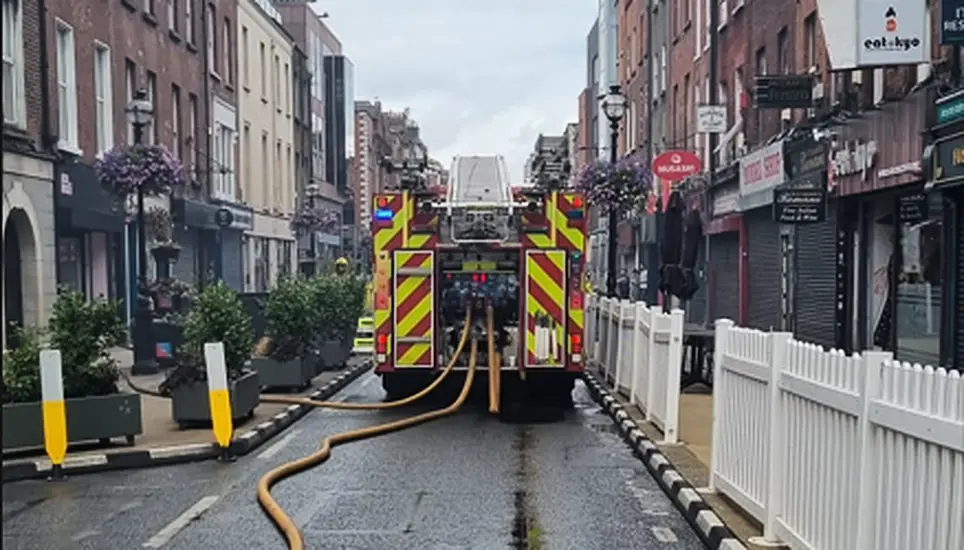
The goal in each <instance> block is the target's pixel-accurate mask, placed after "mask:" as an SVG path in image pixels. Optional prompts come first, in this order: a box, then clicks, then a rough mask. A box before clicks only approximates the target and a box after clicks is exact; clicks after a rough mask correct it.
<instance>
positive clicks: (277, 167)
mask: <svg viewBox="0 0 964 550" xmlns="http://www.w3.org/2000/svg"><path fill="white" fill-rule="evenodd" d="M281 170H282V167H281V140H278V143H276V144H275V150H274V181H276V182H280V181H282V179H281V178H282V177H283V173H282V171H281ZM282 185H283V184H282ZM269 187H271V191H272V192H276V191H278V189H276V187H275V186H273V185H272V186H269ZM279 202H281V201H280V200H279V197H278V196H277V195H274V194H273V195H272V197H271V203H270V206H271V210H272V211H275V210H278V207H279V206H280V204H278V203H279Z"/></svg>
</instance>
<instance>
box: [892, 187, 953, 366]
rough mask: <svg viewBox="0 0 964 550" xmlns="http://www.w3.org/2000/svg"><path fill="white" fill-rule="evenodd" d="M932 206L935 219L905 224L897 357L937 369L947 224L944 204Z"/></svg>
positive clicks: (899, 287)
mask: <svg viewBox="0 0 964 550" xmlns="http://www.w3.org/2000/svg"><path fill="white" fill-rule="evenodd" d="M931 205H932V206H931V207H930V208H929V209H928V210H929V214H931V218H929V219H926V220H922V221H918V222H912V223H902V224H901V256H902V262H901V263H902V265H901V268H900V271H899V275H898V280H897V282H898V284H897V316H896V322H897V351H896V354H895V355H896V357H897V358H898V359H900V360H903V361H910V362H915V363H918V362H919V363H921V364H924V365H926V364H930V365H935V366H936V365H938V364H939V362H940V332H941V290H942V287H943V285H942V284H941V283H942V282H943V281H942V280H941V279H942V277H941V275H942V264H941V261H942V259H943V258H942V254H941V235H942V229H943V223H942V220H941V204H940V202H939V201H932V202H931Z"/></svg>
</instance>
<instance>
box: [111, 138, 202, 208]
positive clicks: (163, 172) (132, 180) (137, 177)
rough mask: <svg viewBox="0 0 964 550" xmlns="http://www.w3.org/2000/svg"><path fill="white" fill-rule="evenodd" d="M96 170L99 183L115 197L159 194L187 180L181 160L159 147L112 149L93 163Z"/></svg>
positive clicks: (121, 147)
mask: <svg viewBox="0 0 964 550" xmlns="http://www.w3.org/2000/svg"><path fill="white" fill-rule="evenodd" d="M96 168H97V176H98V178H100V181H101V183H102V184H103V185H104V186H106V187H107V188H109V189H110V190H111V191H112V192H113V193H114V194H115V195H117V196H119V197H126V196H127V195H130V194H133V193H137V191H138V190H143V192H144V194H145V195H160V194H164V193H167V192H169V191H171V190H172V189H175V188H178V187H181V186H183V185H184V184H185V183H186V181H187V180H186V178H185V175H184V167H183V166H182V165H181V161H179V160H178V159H177V157H175V156H174V155H172V154H171V152H170V151H168V150H167V147H164V146H163V145H147V144H139V145H132V146H130V147H128V146H122V145H118V146H115V147H114V148H113V149H111V150H110V151H107V152H106V153H104V156H103V158H101V159H100V160H98V161H97V166H96Z"/></svg>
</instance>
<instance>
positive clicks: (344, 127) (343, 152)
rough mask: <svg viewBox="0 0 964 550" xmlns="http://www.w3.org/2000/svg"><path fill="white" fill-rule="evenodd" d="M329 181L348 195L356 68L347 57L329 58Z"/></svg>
mask: <svg viewBox="0 0 964 550" xmlns="http://www.w3.org/2000/svg"><path fill="white" fill-rule="evenodd" d="M324 68H325V71H324V72H325V99H324V101H325V143H327V144H328V147H327V148H326V150H325V179H326V180H328V182H329V183H332V184H334V186H335V189H337V190H338V192H339V193H343V194H344V193H347V192H348V189H349V186H348V159H349V158H350V157H352V156H353V155H354V154H355V151H354V149H355V117H354V112H355V97H354V95H355V90H354V88H355V68H354V66H353V65H352V62H351V60H350V59H348V58H347V57H346V56H344V55H325V65H324Z"/></svg>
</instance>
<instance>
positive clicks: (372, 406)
mask: <svg viewBox="0 0 964 550" xmlns="http://www.w3.org/2000/svg"><path fill="white" fill-rule="evenodd" d="M471 321H472V314H471V312H467V313H466V314H465V328H463V329H462V336H461V337H460V339H459V343H458V346H456V348H455V353H453V354H452V359H451V360H450V361H449V363H448V364H447V365H445V368H444V369H443V370H442V373H441V374H439V376H438V377H437V378H436V379H435V380H433V381H432V383H431V384H429V385H428V386H425V388H424V389H422V390H420V391H419V392H418V393H415V394H412V395H410V396H408V397H406V398H404V399H399V400H397V401H388V402H385V403H343V402H340V401H315V400H314V399H307V398H305V397H287V396H283V395H262V396H261V402H262V403H281V404H284V405H307V406H309V407H324V408H328V409H340V410H350V411H375V410H383V409H393V408H396V407H402V406H405V405H409V404H411V403H414V402H415V401H418V400H419V399H421V398H423V397H425V396H426V395H428V394H430V393H432V392H433V391H434V390H435V388H437V387H439V384H441V383H442V381H444V380H445V377H446V376H448V375H449V373H451V372H452V370H453V369H454V368H455V362H456V361H457V360H458V358H459V357H460V356H461V355H462V350H463V349H465V342H466V341H467V340H468V339H469V332H470V326H471V324H472V323H471Z"/></svg>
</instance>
